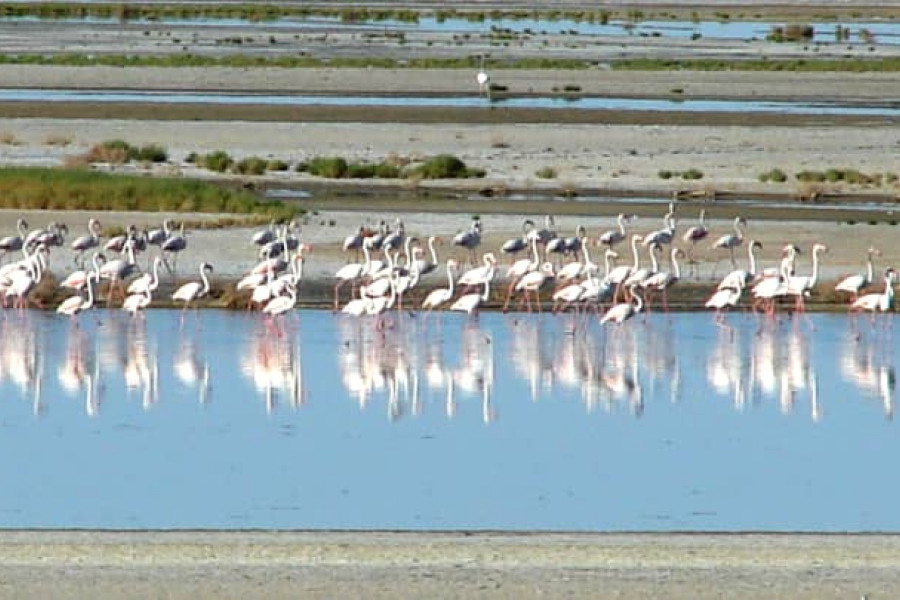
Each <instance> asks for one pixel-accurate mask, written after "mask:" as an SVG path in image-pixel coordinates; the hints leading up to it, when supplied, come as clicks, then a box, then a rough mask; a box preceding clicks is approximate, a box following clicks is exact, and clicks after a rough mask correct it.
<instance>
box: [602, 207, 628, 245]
mask: <svg viewBox="0 0 900 600" xmlns="http://www.w3.org/2000/svg"><path fill="white" fill-rule="evenodd" d="M633 218H634V215H626V214H624V213H619V216H618V217H617V218H616V220H617V221H618V223H619V228H618V229H610V230H609V231H604V232H603V233H601V234H600V237H599V238H598V241H599V242H600V243H601V244H603V245H604V246H607V247H608V248H609V249H610V250H611V249H612V247H613V246H615V245H616V244H618V243H620V242H622V241H624V240H625V238H626V237H628V232H627V231H625V222H626V221H630V220H631V219H633Z"/></svg>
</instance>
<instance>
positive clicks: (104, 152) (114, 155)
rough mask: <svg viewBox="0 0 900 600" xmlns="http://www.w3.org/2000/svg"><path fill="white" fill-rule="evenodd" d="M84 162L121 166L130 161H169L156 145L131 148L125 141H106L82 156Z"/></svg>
mask: <svg viewBox="0 0 900 600" xmlns="http://www.w3.org/2000/svg"><path fill="white" fill-rule="evenodd" d="M84 159H85V161H86V162H89V163H95V162H103V163H110V164H114V165H121V164H124V163H127V162H131V161H144V162H153V163H161V162H166V161H167V160H168V159H169V156H168V153H167V152H166V149H165V148H163V147H162V146H158V145H156V144H148V145H146V146H141V147H138V146H132V145H131V144H129V143H128V142H126V141H125V140H107V141H105V142H101V143H99V144H95V145H94V146H93V147H91V149H90V150H88V151H87V153H86V154H85V155H84Z"/></svg>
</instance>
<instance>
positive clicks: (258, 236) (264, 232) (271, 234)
mask: <svg viewBox="0 0 900 600" xmlns="http://www.w3.org/2000/svg"><path fill="white" fill-rule="evenodd" d="M166 237H168V235H167V236H166ZM276 237H277V235H276V234H275V219H272V221H270V222H269V227H268V228H266V229H261V230H259V231H257V232H256V233H254V234H253V236H252V237H251V238H250V241H251V242H252V243H253V244H256V245H257V246H265V245H266V244H268V243H269V242H273V241H275V238H276ZM163 241H165V240H163Z"/></svg>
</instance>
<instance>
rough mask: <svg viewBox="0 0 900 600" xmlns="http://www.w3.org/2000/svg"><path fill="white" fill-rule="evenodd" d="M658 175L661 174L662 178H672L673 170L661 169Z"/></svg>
mask: <svg viewBox="0 0 900 600" xmlns="http://www.w3.org/2000/svg"><path fill="white" fill-rule="evenodd" d="M657 175H659V178H660V179H671V178H672V171H669V170H667V169H661V170H660V171H659V172H657Z"/></svg>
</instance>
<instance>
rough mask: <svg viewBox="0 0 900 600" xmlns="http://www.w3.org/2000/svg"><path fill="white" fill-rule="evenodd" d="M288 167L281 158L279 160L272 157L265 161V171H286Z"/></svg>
mask: <svg viewBox="0 0 900 600" xmlns="http://www.w3.org/2000/svg"><path fill="white" fill-rule="evenodd" d="M289 168H290V165H288V164H287V163H286V162H284V161H283V160H279V159H276V158H273V159H272V160H270V161H269V162H268V163H266V171H287V170H288V169H289Z"/></svg>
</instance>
